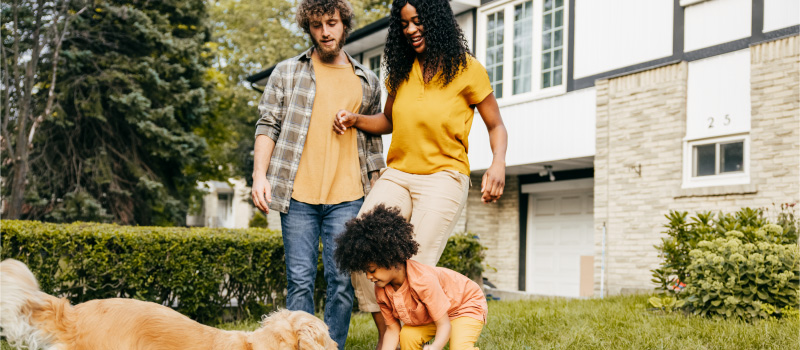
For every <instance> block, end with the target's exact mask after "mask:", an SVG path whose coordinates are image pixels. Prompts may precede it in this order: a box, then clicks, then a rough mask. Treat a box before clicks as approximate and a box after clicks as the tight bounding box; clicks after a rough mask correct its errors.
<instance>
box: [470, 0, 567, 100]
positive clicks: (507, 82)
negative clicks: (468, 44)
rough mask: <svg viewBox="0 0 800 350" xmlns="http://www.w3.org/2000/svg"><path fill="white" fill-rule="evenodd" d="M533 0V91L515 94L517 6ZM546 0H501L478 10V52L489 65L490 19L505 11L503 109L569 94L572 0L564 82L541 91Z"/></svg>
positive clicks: (476, 44)
mask: <svg viewBox="0 0 800 350" xmlns="http://www.w3.org/2000/svg"><path fill="white" fill-rule="evenodd" d="M528 1H532V3H533V18H532V25H533V29H532V31H533V35H532V37H531V41H532V42H531V45H532V46H531V47H532V49H533V50H532V58H531V87H530V91H528V92H524V93H520V94H517V95H513V85H514V84H513V82H514V76H513V74H514V69H513V68H514V39H515V38H514V7H515V6H517V5H520V4H522V3H525V2H528ZM543 1H544V0H508V1H500V2H497V3H494V4H491V5H488V6H485V7H482V8H479V9H478V13H477V25H476V38H475V39H476V42H475V52H476V57H477V59H478V60H479V61H480V62H481V64H484V66H485V63H486V51H487V47H486V46H487V45H486V44H487V32H486V30H487V21H488V16H489V15H491V14H493V13H496V12H499V11H504V16H503V17H504V18H505V20H504V27H503V30H504V34H503V43H504V46H503V80H502V83H503V92H502V96H503V97H500V98H498V99H497V103H498V105H500V107H504V106H509V105H514V104H519V103H525V102H530V101H534V100H539V99H543V98H548V97H553V96H558V95H563V94H565V93H566V92H567V76H568V71H569V67H568V66H567V62H568V58H569V55H570V54H571V53H570V52H569V45H568V42H569V11H570V8H569V0H564V7H563V11H564V12H563V16H564V18H563V49H562V50H563V51H562V60H563V62H562V82H561V85H557V86H551V87H547V88H542V73H543V70H542V54H543V49H542V34H543V28H542V22H543V21H544V19H543V15H544V3H543Z"/></svg>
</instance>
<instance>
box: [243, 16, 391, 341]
mask: <svg viewBox="0 0 800 350" xmlns="http://www.w3.org/2000/svg"><path fill="white" fill-rule="evenodd" d="M352 19H353V10H352V7H351V6H350V4H349V3H348V2H347V1H346V0H303V1H301V2H300V4H299V5H298V9H297V23H298V25H299V26H300V28H302V29H303V30H304V31H305V32H306V33H308V34H309V35H310V36H311V39H312V41H313V42H314V46H313V47H312V48H310V49H309V50H308V51H306V52H304V53H303V54H301V55H299V56H297V57H294V58H291V59H288V60H286V61H283V62H281V63H279V64H278V65H277V66H276V67H275V69H274V70H273V72H272V75H271V76H270V78H269V81H268V83H267V86H266V87H265V89H264V95H263V96H262V98H261V101H260V103H259V105H258V110H259V113H260V116H261V118H260V119H259V121H258V123H257V124H256V142H255V165H254V167H253V188H252V197H253V202H254V203H255V205H256V207H258V208H259V209H261V210H262V211H264V212H265V213H268V212H269V210H270V208H271V209H273V210H277V211H279V212H280V213H281V214H280V215H281V229H282V234H283V244H284V248H285V251H286V276H287V279H288V288H287V289H288V295H287V301H286V307H287V308H288V309H290V310H303V311H307V312H309V313H312V314H313V313H314V280H315V278H316V271H317V254H318V247H319V242H320V239H322V246H323V251H322V259H323V264H324V267H325V280H326V282H327V284H328V288H327V291H326V292H327V300H326V303H325V323H327V324H328V327H329V328H330V332H331V337H332V338H333V340H335V341H336V343H338V344H339V349H344V343H345V340H346V339H347V331H348V327H349V325H350V314H351V310H352V306H353V287H352V285H351V283H350V275H349V274H343V273H341V272H340V271H339V270H338V268H337V266H336V264H335V263H334V261H333V251H334V249H335V245H334V244H335V243H334V239H335V238H336V237H337V236H338V235H340V234H341V233H342V232H343V231H344V223H345V222H347V221H348V220H350V219H352V218H354V217H355V216H356V214H358V210H359V208H360V207H361V204H362V203H363V201H364V196H365V195H366V194H367V192H369V190H370V188H371V183H370V181H374V180H375V179H377V176H378V170H380V169H381V168H383V167H384V166H385V163H384V161H383V157H382V153H383V144H382V142H381V139H380V136H376V135H370V134H366V133H363V132H361V131H358V130H356V129H355V128H351V129H350V130H348V131H347V132H346V133H345V134H342V135H337V134H336V133H335V132H334V131H333V129H332V128H331V125H333V119H334V117H335V114H336V112H337V111H339V110H341V109H347V110H360V111H363V112H362V113H367V114H373V113H378V112H379V111H380V108H381V107H380V95H381V90H380V89H381V88H380V82H379V81H378V78H377V77H376V76H375V74H374V73H372V72H371V71H370V70H368V69H366V68H365V67H363V66H362V65H361V64H359V63H358V62H356V61H355V60H354V59H353V58H352V57H350V55H348V54H347V53H345V52H344V51H343V50H342V46H344V41H345V38H346V37H347V34H348V33H349V32H350V29H351V28H352V27H351V23H352Z"/></svg>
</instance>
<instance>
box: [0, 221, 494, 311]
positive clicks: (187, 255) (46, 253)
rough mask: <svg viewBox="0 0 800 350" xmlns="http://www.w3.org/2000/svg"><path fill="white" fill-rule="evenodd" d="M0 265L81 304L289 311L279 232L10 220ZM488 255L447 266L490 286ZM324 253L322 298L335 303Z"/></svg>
mask: <svg viewBox="0 0 800 350" xmlns="http://www.w3.org/2000/svg"><path fill="white" fill-rule="evenodd" d="M0 236H2V240H1V241H2V246H0V256H2V259H6V258H14V259H17V260H20V261H22V262H24V263H26V264H27V265H28V267H29V268H30V269H31V271H33V273H34V275H36V276H37V278H38V279H39V284H40V285H41V287H42V290H43V291H44V292H46V293H49V294H52V295H57V296H62V297H66V298H67V299H69V300H70V301H71V302H72V303H73V304H77V303H81V302H84V301H88V300H92V299H102V298H114V297H122V298H135V299H140V300H147V301H152V302H156V303H159V304H163V305H170V306H173V307H174V308H175V309H176V310H177V311H179V312H181V313H183V314H185V315H187V316H189V317H190V318H192V319H195V320H198V321H200V322H205V323H218V322H220V321H221V320H222V316H223V315H225V314H226V313H227V312H228V311H229V308H228V306H229V305H231V301H232V300H233V299H236V300H237V301H238V302H237V303H236V304H237V306H236V307H235V308H233V309H232V310H233V315H232V316H233V317H234V318H236V319H246V318H254V317H259V316H260V315H262V314H265V313H267V312H269V311H271V310H273V309H275V308H276V307H278V306H283V305H285V295H286V273H285V269H286V268H285V262H284V250H283V241H282V239H281V235H280V233H279V232H276V231H271V230H266V229H256V228H251V229H211V228H174V227H136V226H119V225H113V224H98V223H82V222H78V223H73V224H52V223H41V222H36V221H13V220H3V221H2V222H1V223H0ZM484 250H486V248H484V247H483V246H482V245H481V244H480V242H478V240H477V239H476V238H475V237H474V235H472V234H455V235H453V236H451V237H450V238H449V239H448V243H447V246H446V247H445V250H444V252H443V253H442V258H441V259H440V261H439V265H440V266H445V267H447V268H450V269H453V270H455V271H457V272H460V273H462V274H464V275H466V276H469V277H470V278H473V279H476V280H478V281H479V280H480V274H481V272H482V271H483V259H484V253H483V251H484ZM325 288H326V284H325V279H324V278H323V271H322V263H321V254H320V262H319V263H318V272H317V282H316V286H315V293H314V294H315V299H316V305H317V309H318V310H322V308H323V306H324V297H325Z"/></svg>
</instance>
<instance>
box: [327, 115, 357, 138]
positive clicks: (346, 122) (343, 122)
mask: <svg viewBox="0 0 800 350" xmlns="http://www.w3.org/2000/svg"><path fill="white" fill-rule="evenodd" d="M357 121H358V114H354V113H350V112H348V111H346V110H344V109H341V110H339V112H336V117H334V118H333V131H335V132H336V133H337V134H339V135H341V134H344V132H345V130H347V128H349V127H351V126H353V125H355V124H356V122H357Z"/></svg>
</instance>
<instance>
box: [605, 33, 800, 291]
mask: <svg viewBox="0 0 800 350" xmlns="http://www.w3.org/2000/svg"><path fill="white" fill-rule="evenodd" d="M799 43H800V41H798V37H797V36H794V37H790V38H785V39H780V40H776V41H773V42H769V43H764V44H760V45H756V46H753V47H751V60H752V62H751V104H752V111H751V130H750V140H751V149H750V179H751V184H750V185H742V186H721V187H710V188H701V189H681V175H682V157H683V152H682V150H683V137H684V136H685V133H686V98H687V95H686V79H687V72H688V69H687V63H686V62H681V63H678V64H673V65H669V66H665V67H660V68H657V69H653V70H649V71H644V72H640V73H636V74H631V75H628V76H623V77H619V78H614V79H604V80H599V81H597V83H596V89H597V134H596V135H597V136H596V140H597V144H596V146H597V152H596V154H595V190H594V191H595V229H596V231H595V242H596V249H595V253H596V256H597V257H598V259H596V260H595V262H596V263H595V294H598V293H599V290H600V264H601V259H600V256H601V251H602V245H601V242H602V227H603V223H605V224H606V227H607V232H608V233H607V236H606V242H607V245H606V248H607V249H606V257H607V264H606V273H605V276H606V280H605V283H606V287H607V289H606V291H607V293H609V294H620V293H626V292H629V291H639V290H650V289H651V288H652V284H651V282H650V270H651V269H653V268H655V267H657V266H658V263H659V259H658V256H657V252H656V250H655V249H654V248H653V245H655V244H658V243H659V242H660V238H661V237H663V233H662V230H663V228H662V225H663V224H664V223H665V218H664V215H665V214H667V213H668V212H669V211H670V210H683V211H689V212H694V211H698V210H714V211H718V210H723V211H734V210H737V209H738V208H741V207H743V206H749V207H769V206H771V205H772V203H785V202H796V201H798V200H800V94H798V92H800V90H799V89H800V55H798V53H800V49H799V48H798V44H799ZM639 165H641V174H639V173H638V172H637V171H638V170H639Z"/></svg>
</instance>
